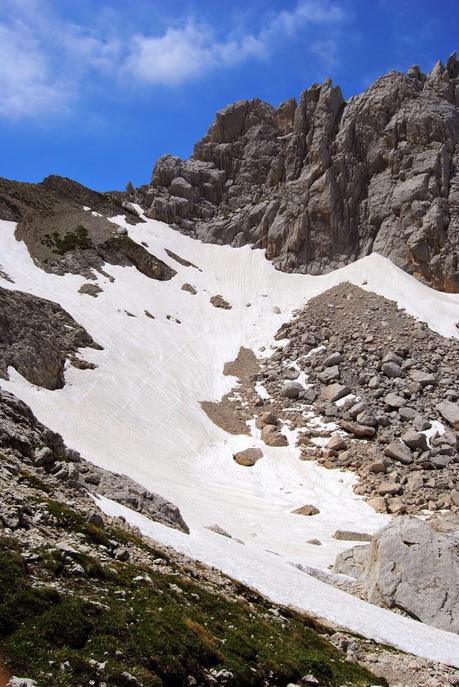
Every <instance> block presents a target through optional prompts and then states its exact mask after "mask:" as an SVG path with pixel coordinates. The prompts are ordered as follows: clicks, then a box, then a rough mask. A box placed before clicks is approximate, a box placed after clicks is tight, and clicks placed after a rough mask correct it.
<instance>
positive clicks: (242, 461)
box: [233, 448, 263, 467]
mask: <svg viewBox="0 0 459 687" xmlns="http://www.w3.org/2000/svg"><path fill="white" fill-rule="evenodd" d="M260 458H263V451H262V450H261V449H259V448H246V449H244V450H243V451H238V452H237V453H234V454H233V460H235V461H236V463H237V464H238V465H244V466H245V467H252V466H253V465H255V463H256V462H257V460H260Z"/></svg>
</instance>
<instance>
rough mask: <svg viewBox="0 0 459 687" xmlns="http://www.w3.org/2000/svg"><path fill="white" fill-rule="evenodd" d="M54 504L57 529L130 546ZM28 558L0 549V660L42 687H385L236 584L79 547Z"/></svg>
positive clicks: (11, 547) (305, 626) (0, 544)
mask: <svg viewBox="0 0 459 687" xmlns="http://www.w3.org/2000/svg"><path fill="white" fill-rule="evenodd" d="M46 503H47V509H48V513H49V517H50V518H52V519H53V521H54V522H55V523H57V525H56V526H57V527H60V528H62V529H67V530H70V531H74V532H77V533H82V534H84V535H85V537H88V538H89V539H90V540H91V541H92V542H96V543H99V540H101V541H107V542H108V541H109V540H112V539H113V538H115V539H117V538H118V535H119V539H118V541H122V540H123V536H122V535H121V532H122V531H121V530H120V531H118V530H107V531H104V530H99V528H95V529H96V530H98V531H97V532H94V530H93V529H91V528H92V527H94V526H91V525H89V524H88V523H85V521H84V520H83V519H82V518H81V517H80V516H79V515H78V514H77V513H75V511H72V510H71V509H69V508H67V507H66V506H64V505H62V504H59V503H57V502H55V501H47V502H46ZM88 528H90V529H89V530H88ZM123 535H124V539H125V541H127V540H129V539H130V536H131V535H130V534H129V533H126V532H124V533H123ZM104 538H106V539H104ZM134 539H136V538H134ZM134 539H133V540H131V541H134ZM103 545H104V546H105V544H103ZM145 545H146V546H148V544H145ZM152 551H153V552H154V549H152ZM163 559H164V556H163ZM28 560H29V562H28V563H27V564H26V563H24V562H23V559H22V557H21V555H20V551H19V550H18V548H17V546H16V545H15V544H14V542H13V541H12V540H9V539H0V589H1V590H2V594H1V595H0V654H1V655H2V656H3V657H4V660H5V663H6V665H7V667H8V668H9V669H10V670H11V672H12V673H14V674H16V675H21V676H27V677H31V678H33V679H35V680H36V681H37V684H38V685H39V687H45V686H46V687H48V685H50V684H52V685H54V686H55V687H77V686H80V685H83V684H93V685H95V686H96V687H97V686H98V685H100V684H101V683H105V684H106V685H107V687H111V686H112V685H116V686H118V687H132V685H136V684H137V685H139V684H141V685H143V686H144V687H186V686H187V685H188V684H189V681H188V677H189V676H193V677H194V678H195V680H196V684H198V685H203V684H208V680H207V677H206V676H207V675H208V673H209V672H211V671H212V672H213V673H214V674H219V673H220V671H225V672H224V673H223V674H220V677H219V678H218V682H217V684H224V685H227V686H228V687H236V686H237V687H256V686H258V685H260V687H261V685H267V684H269V685H279V686H280V687H281V686H282V687H284V686H285V685H287V684H288V682H295V681H297V680H298V679H299V678H300V677H301V676H303V675H306V674H311V673H312V674H313V675H315V676H316V677H317V678H318V679H319V681H320V684H321V685H322V686H323V687H335V686H336V687H338V685H340V686H343V685H349V686H350V685H356V686H357V685H359V686H362V687H363V686H364V685H370V684H376V683H378V681H377V680H375V678H372V677H371V676H370V674H369V673H367V672H366V671H365V670H363V669H361V668H360V667H358V666H354V665H352V664H349V663H347V662H346V661H345V660H344V657H343V656H342V655H341V654H340V653H339V652H338V651H337V650H336V649H335V648H334V647H333V646H332V645H330V644H329V643H327V642H325V641H324V640H323V639H322V638H321V637H319V635H318V633H317V630H316V629H315V627H314V624H312V623H308V622H307V620H305V618H303V617H302V616H300V615H298V614H296V613H294V612H293V611H288V610H287V609H283V610H281V613H280V614H279V616H276V615H275V614H273V613H271V612H269V609H270V608H271V605H270V604H269V602H267V601H266V600H265V599H263V598H262V597H259V596H258V595H257V594H256V593H255V592H252V591H251V590H248V589H247V588H245V587H243V586H242V585H237V584H233V583H232V582H228V585H227V587H226V588H225V589H226V592H225V590H224V589H221V588H217V587H214V586H213V585H211V584H209V583H208V582H203V581H200V580H199V578H197V577H196V573H191V572H188V571H186V570H182V569H181V568H179V567H178V566H177V565H174V564H173V563H172V564H169V565H165V566H158V567H155V568H151V567H147V566H144V565H139V564H136V565H134V564H131V563H121V562H119V561H115V560H112V559H107V560H106V562H105V563H102V562H100V561H99V560H97V559H95V558H94V557H91V556H88V555H86V554H82V553H79V552H76V551H73V550H72V549H69V550H61V549H60V548H52V547H47V548H44V549H43V548H42V549H37V550H36V551H34V555H33V557H29V559H28ZM228 590H230V593H229V591H228ZM134 678H135V680H137V682H135V681H134ZM91 681H92V682H91ZM379 684H381V680H379Z"/></svg>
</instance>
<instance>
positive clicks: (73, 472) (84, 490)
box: [0, 387, 188, 532]
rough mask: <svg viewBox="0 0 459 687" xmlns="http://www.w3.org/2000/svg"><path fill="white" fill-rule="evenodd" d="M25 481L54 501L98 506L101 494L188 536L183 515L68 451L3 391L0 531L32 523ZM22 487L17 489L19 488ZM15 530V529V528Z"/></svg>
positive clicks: (0, 410) (0, 409) (130, 482)
mask: <svg viewBox="0 0 459 687" xmlns="http://www.w3.org/2000/svg"><path fill="white" fill-rule="evenodd" d="M21 481H26V482H30V483H32V484H39V485H40V484H41V485H43V491H44V493H46V494H48V497H49V498H53V497H54V498H60V499H61V500H63V501H64V502H66V501H67V499H68V494H69V492H68V490H69V489H70V490H71V493H72V498H74V499H75V500H76V501H78V502H81V503H82V504H86V507H87V505H88V503H90V504H91V503H93V502H92V500H91V498H89V493H93V494H101V495H102V496H106V497H107V498H110V499H113V500H114V501H117V502H118V503H121V504H123V505H125V506H127V507H129V508H131V509H133V510H136V511H138V512H140V513H143V514H144V515H146V516H148V517H150V518H152V519H153V520H157V521H158V522H162V523H163V524H165V525H168V526H169V527H174V528H176V529H180V530H182V531H184V532H188V527H187V525H186V523H185V522H184V520H183V518H182V516H181V514H180V511H179V509H178V508H177V507H176V506H175V505H174V504H172V503H171V502H170V501H167V500H166V499H164V498H162V497H161V496H159V495H158V494H154V493H152V492H149V491H148V490H146V489H144V488H143V487H141V486H140V485H139V484H137V483H136V482H134V481H133V480H131V479H130V478H129V477H126V476H125V475H117V474H115V473H112V472H109V471H108V470H103V469H102V468H99V467H96V466H95V465H93V464H91V463H89V462H88V461H86V460H84V459H83V458H82V457H81V456H80V454H79V453H78V452H77V451H74V450H72V449H68V448H67V447H66V446H65V444H64V441H63V439H62V437H61V436H60V435H59V434H57V433H56V432H52V431H51V430H50V429H48V428H47V427H45V426H44V425H42V424H41V423H40V422H38V420H37V419H36V417H35V416H34V414H33V413H32V411H31V410H30V408H28V406H27V405H26V404H25V403H23V402H22V401H20V400H19V399H18V398H16V397H15V396H14V395H13V394H10V393H8V392H6V391H4V390H3V389H2V388H1V387H0V492H1V493H0V496H1V498H0V526H1V525H3V526H4V527H9V528H10V529H11V528H12V529H15V528H16V527H29V526H31V525H32V522H31V520H30V518H29V516H28V508H27V506H24V501H23V496H22V492H21V486H20V484H21ZM16 482H17V484H16ZM13 525H15V526H14V527H13Z"/></svg>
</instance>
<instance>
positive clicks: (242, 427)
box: [201, 394, 250, 434]
mask: <svg viewBox="0 0 459 687" xmlns="http://www.w3.org/2000/svg"><path fill="white" fill-rule="evenodd" d="M229 395H231V394H229ZM201 407H202V409H203V410H204V412H205V413H206V414H207V416H208V417H209V418H210V419H211V420H212V422H213V423H214V424H215V425H217V427H220V429H223V430H225V432H228V433H229V434H250V432H249V428H248V427H247V425H246V423H245V421H244V420H243V419H242V417H241V416H240V415H239V414H238V413H237V412H236V411H235V408H234V404H233V402H232V401H229V400H228V394H227V396H224V397H223V398H222V400H221V401H219V402H218V403H211V402H210V401H203V402H202V403H201ZM246 419H250V416H249V415H247V418H246Z"/></svg>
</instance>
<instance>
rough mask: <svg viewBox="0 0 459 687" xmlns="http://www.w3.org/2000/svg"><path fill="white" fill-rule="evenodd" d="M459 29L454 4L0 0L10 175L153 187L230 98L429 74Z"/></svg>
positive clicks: (0, 79) (4, 151)
mask: <svg viewBox="0 0 459 687" xmlns="http://www.w3.org/2000/svg"><path fill="white" fill-rule="evenodd" d="M458 27H459V3H458V2H457V1H454V0H278V1H277V0H228V1H227V2H222V1H221V0H220V1H218V0H217V1H215V0H199V1H198V0H173V2H170V3H164V2H157V1H156V0H129V2H126V0H106V1H104V0H97V1H96V0H0V176H5V177H9V178H15V179H21V180H25V181H40V180H41V179H42V178H43V177H44V176H46V175H47V174H51V173H53V174H61V175H64V176H69V177H72V178H74V179H77V180H78V181H80V182H81V183H84V184H86V185H88V186H91V187H92V188H96V189H99V190H108V189H114V188H123V187H124V186H125V184H126V182H127V181H128V180H131V181H132V182H133V183H134V184H135V185H138V184H141V183H146V182H147V181H148V179H149V178H150V174H151V169H152V166H153V163H154V161H155V160H156V159H157V158H158V157H159V156H161V155H162V154H164V153H167V152H170V153H173V154H176V155H180V156H182V157H187V156H188V155H189V154H190V153H191V152H192V148H193V144H194V142H195V141H196V140H198V139H199V138H200V137H201V136H202V135H203V134H204V133H205V131H206V130H207V128H208V126H209V124H210V122H211V121H212V119H213V116H214V113H215V112H216V110H218V109H219V108H221V107H223V106H224V105H226V104H227V103H229V102H232V101H234V100H237V99H240V98H253V97H260V98H262V99H263V100H267V101H268V102H271V103H272V104H274V105H277V104H278V103H279V102H281V101H282V100H285V99H286V98H289V97H291V96H295V97H297V96H298V95H299V93H300V92H301V90H303V89H304V88H306V87H308V86H309V85H310V84H311V83H313V82H315V81H319V82H320V81H323V80H324V78H326V77H328V76H330V77H331V78H332V79H333V82H334V83H337V84H339V85H340V86H341V88H342V90H343V94H344V96H345V97H346V98H348V97H350V96H351V95H354V94H356V93H359V92H361V91H362V90H364V89H365V88H366V86H367V85H368V84H369V83H370V82H371V81H372V80H373V79H375V78H376V77H377V76H379V75H381V74H383V73H385V72H386V71H388V70H390V69H397V70H402V71H405V70H406V69H407V67H408V66H409V65H411V64H419V65H420V66H421V68H422V69H423V70H424V71H429V70H430V69H431V67H432V66H433V64H434V62H435V61H436V60H437V59H438V58H441V59H443V60H445V59H446V58H447V56H448V55H449V53H451V52H452V51H453V50H455V49H457V48H459V46H458V42H459V41H458V37H459V31H458Z"/></svg>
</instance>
